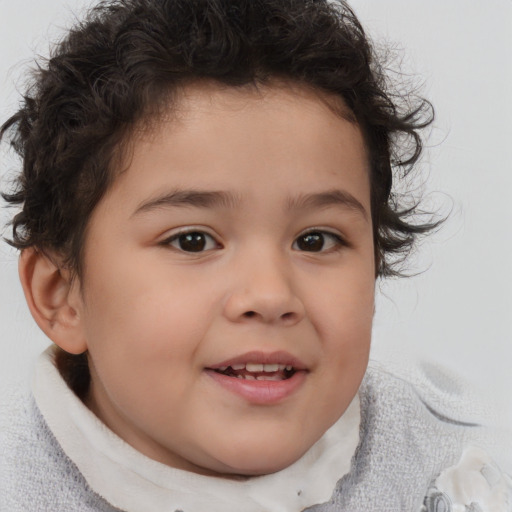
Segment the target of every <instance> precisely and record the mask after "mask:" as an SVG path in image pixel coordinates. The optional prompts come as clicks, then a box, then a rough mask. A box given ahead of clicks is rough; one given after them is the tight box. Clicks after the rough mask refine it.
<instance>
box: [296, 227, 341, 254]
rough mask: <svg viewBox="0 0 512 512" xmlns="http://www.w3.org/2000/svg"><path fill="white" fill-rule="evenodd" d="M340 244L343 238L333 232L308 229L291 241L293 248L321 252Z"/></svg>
mask: <svg viewBox="0 0 512 512" xmlns="http://www.w3.org/2000/svg"><path fill="white" fill-rule="evenodd" d="M341 245H343V240H342V239H341V238H340V237H339V236H337V235H335V234H333V233H327V232H325V231H310V232H309V233H304V234H303V235H301V236H299V237H298V238H297V239H296V240H295V242H294V243H293V248H294V249H296V250H299V251H306V252H322V251H327V250H329V249H334V248H335V247H336V246H341Z"/></svg>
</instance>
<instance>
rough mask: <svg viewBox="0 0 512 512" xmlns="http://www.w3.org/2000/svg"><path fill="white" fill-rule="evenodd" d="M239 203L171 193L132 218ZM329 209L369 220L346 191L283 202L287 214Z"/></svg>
mask: <svg viewBox="0 0 512 512" xmlns="http://www.w3.org/2000/svg"><path fill="white" fill-rule="evenodd" d="M239 203H240V199H239V198H238V197H237V196H235V195H234V194H232V193H230V192H225V191H206V190H174V191H172V192H168V193H165V194H162V195H160V196H157V197H155V198H152V199H149V200H148V201H145V202H143V203H142V204H140V205H139V206H138V207H137V208H136V210H135V211H134V213H133V214H132V216H134V215H139V214H141V213H147V212H151V211H154V210H159V209H162V208H170V207H171V208H172V207H183V206H185V207H186V206H192V207H196V208H214V207H224V208H233V207H235V206H237V205H238V204H239ZM328 206H342V207H345V208H349V209H351V210H355V211H358V212H359V213H361V214H362V216H363V217H364V218H365V219H366V220H368V213H367V211H366V209H365V208H364V206H363V205H362V204H361V203H360V202H359V201H358V200H357V199H356V198H355V197H354V196H353V195H352V194H350V193H349V192H347V191H345V190H328V191H325V192H317V193H311V194H301V195H299V196H297V197H290V198H288V200H287V202H286V207H287V209H288V210H301V209H314V208H323V207H328Z"/></svg>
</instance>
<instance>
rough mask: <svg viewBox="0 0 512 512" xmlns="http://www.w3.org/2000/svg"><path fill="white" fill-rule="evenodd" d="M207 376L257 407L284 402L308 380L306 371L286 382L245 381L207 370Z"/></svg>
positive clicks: (296, 374) (298, 372)
mask: <svg viewBox="0 0 512 512" xmlns="http://www.w3.org/2000/svg"><path fill="white" fill-rule="evenodd" d="M206 374H207V375H209V376H210V377H211V378H212V379H213V380H214V381H215V382H216V383H218V384H220V385H221V386H222V387H223V388H224V389H227V390H228V391H230V392H231V393H234V394H236V395H239V396H241V397H242V398H244V399H245V400H247V401H248V402H250V403H253V404H257V405H272V404H277V403H279V402H282V401H283V400H285V399H286V398H288V397H289V396H290V395H292V394H293V393H295V392H296V391H297V390H298V389H299V388H300V387H301V386H302V384H303V383H304V381H305V379H306V372H305V371H297V372H295V373H294V374H293V375H292V376H291V377H290V378H289V379H285V380H245V379H238V378H236V377H228V376H227V375H223V374H222V373H219V372H215V371H213V370H206Z"/></svg>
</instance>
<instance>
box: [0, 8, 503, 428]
mask: <svg viewBox="0 0 512 512" xmlns="http://www.w3.org/2000/svg"><path fill="white" fill-rule="evenodd" d="M90 4H91V2H90V1H86V0H66V1H65V0H44V1H40V0H16V1H13V0H0V120H1V121H4V120H5V119H6V118H7V117H8V115H10V114H11V113H12V112H14V110H15V108H16V105H17V102H18V99H19V95H18V93H17V92H16V87H17V88H18V89H19V90H20V91H22V90H23V73H24V71H25V69H26V67H27V65H29V64H30V63H31V62H32V58H33V56H34V54H36V53H37V54H41V55H47V53H48V47H49V42H50V41H51V40H54V39H55V38H56V37H59V36H60V35H62V34H63V30H64V28H65V27H66V26H69V24H70V23H71V22H72V21H73V20H74V19H75V16H76V15H79V13H80V12H81V11H82V9H83V7H84V6H86V5H90ZM351 5H352V6H353V7H354V8H355V10H356V11H357V13H358V14H359V16H360V18H361V20H362V22H363V25H364V26H365V27H366V29H367V31H368V32H369V33H370V34H371V35H372V36H373V38H374V39H375V40H376V41H381V40H382V39H387V40H390V41H391V42H392V43H393V45H392V46H393V48H395V49H397V50H399V49H401V48H403V50H404V58H403V62H402V70H403V71H404V72H405V73H406V74H407V75H414V76H417V77H420V78H421V79H422V80H423V82H424V93H425V95H426V96H427V97H428V98H429V99H430V100H431V101H432V102H433V103H434V105H435V107H436V113H437V119H436V123H435V126H434V129H433V130H432V131H431V134H430V137H429V140H428V146H429V147H428V149H427V152H426V158H425V160H424V165H423V171H424V173H425V176H427V175H428V181H427V184H426V192H427V194H428V197H429V203H430V204H434V205H439V206H440V207H442V209H443V211H444V212H445V213H446V212H447V211H448V210H451V216H450V219H449V221H448V222H447V223H446V225H445V227H444V228H443V229H442V230H441V232H439V233H438V234H436V235H435V236H433V237H431V239H429V240H428V241H426V242H425V243H424V244H423V245H422V247H421V248H420V250H419V252H418V255H417V258H416V259H415V260H414V261H413V262H412V263H413V264H414V269H419V270H425V272H424V273H422V274H420V275H419V276H417V277H414V278H411V279H407V280H394V281H391V282H388V283H383V284H382V283H381V284H380V285H379V289H380V293H379V295H378V298H377V313H376V317H375V329H374V353H373V357H374V358H377V359H380V360H387V361H388V362H393V361H396V360H398V359H403V358H406V356H407V355H409V356H414V357H415V358H422V359H423V358H427V359H428V360H430V361H437V362H439V363H441V364H442V365H444V366H445V367H446V368H447V369H448V370H449V371H455V372H457V373H459V374H462V375H464V376H466V377H469V379H470V380H471V381H472V382H473V383H474V384H475V385H476V386H477V387H478V388H480V389H482V390H484V391H486V392H489V391H490V392H492V393H493V395H494V397H495V400H496V401H498V402H499V403H500V404H501V408H502V410H503V411H504V412H505V413H506V414H508V416H509V418H510V420H511V422H512V396H511V391H512V371H511V366H512V365H511V361H512V325H511V319H512V291H511V288H512V286H511V285H512V258H511V254H512V228H511V226H512V206H511V204H510V199H511V196H512V129H511V126H510V122H511V120H512V100H511V95H512V57H511V49H512V1H511V0H471V1H468V0H431V1H428V2H427V1H420V0H354V1H353V2H352V3H351ZM1 155H2V160H1V162H0V170H1V173H2V176H3V179H4V180H5V173H6V171H8V170H10V169H12V168H14V167H15V166H16V165H17V162H16V161H15V160H14V159H13V158H12V157H10V156H9V155H6V151H5V145H4V151H3V152H2V153H1ZM4 185H5V181H4ZM7 218H8V216H7V212H5V211H4V212H2V213H1V214H0V220H1V221H2V224H3V223H5V221H6V220H7ZM16 258H17V256H16V254H15V252H14V251H12V250H11V249H9V247H8V246H7V245H6V244H3V243H2V244H0V322H1V324H2V334H1V338H0V343H1V344H2V349H3V350H2V357H1V358H0V385H1V386H2V387H3V386H5V385H6V384H8V383H9V384H12V383H14V382H23V381H27V379H28V375H29V373H30V370H31V367H32V365H33V361H34V358H35V357H36V354H37V353H39V352H40V351H41V350H42V349H43V348H44V347H45V346H46V344H47V343H48V341H47V340H46V339H45V338H44V336H43V335H42V334H40V333H39V332H38V330H37V328H36V327H35V324H34V323H33V321H32V320H31V318H30V316H29V313H28V310H27V308H26V306H25V304H24V299H23V297H22V293H21V288H20V286H19V284H18V279H17V270H16Z"/></svg>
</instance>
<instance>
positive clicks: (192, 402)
mask: <svg viewBox="0 0 512 512" xmlns="http://www.w3.org/2000/svg"><path fill="white" fill-rule="evenodd" d="M333 105H335V100H334V99H333V98H330V97H328V96H326V95H322V94H320V93H318V92H315V91H312V90H309V89H305V88H301V87H299V86H290V85H288V86H286V87H285V86H279V85H273V86H266V87H261V88H259V89H258V90H256V89H254V88H253V89H247V88H246V89H233V88H227V89H220V88H218V87H215V86H213V85H204V84H203V85H198V86H193V87H188V88H187V89H186V90H185V92H184V93H183V94H182V96H181V98H180V99H179V102H178V109H177V111H174V112H173V115H172V117H171V116H169V117H168V119H166V120H163V121H161V122H159V123H158V125H157V126H155V127H154V129H152V130H151V132H148V131H145V132H141V133H138V134H136V135H134V138H133V141H132V142H133V144H132V150H133V151H132V154H131V158H130V159H129V160H128V161H127V162H126V165H125V167H124V169H123V171H122V172H120V173H119V176H118V177H117V178H116V180H115V181H114V183H113V185H112V187H111V188H110V189H109V191H108V193H107V194H106V195H105V197H104V198H103V199H102V200H101V202H100V203H99V204H98V206H97V207H96V209H95V211H94V212H93V215H92V217H91V219H90V223H89V226H88V230H87V238H86V243H85V247H84V262H85V267H84V268H85V271H84V274H83V277H82V280H81V282H79V281H75V282H74V283H73V285H72V287H71V289H70V291H69V293H68V300H69V303H70V304H71V305H72V307H73V309H74V311H75V312H76V318H77V319H78V320H77V325H76V326H75V327H76V329H78V331H79V338H80V339H81V340H82V341H81V343H82V344H83V346H81V347H80V349H83V350H85V349H87V350H88V353H89V361H90V367H91V377H92V383H91V390H90V393H89V396H88V399H87V405H88V407H89V408H90V409H91V410H92V411H93V412H94V413H95V414H96V415H97V416H98V417H99V418H100V419H101V420H102V421H103V422H104V423H105V424H106V425H107V426H108V427H110V428H111V429H112V430H113V431H114V432H116V433H117V434H118V435H119V436H120V437H121V438H123V439H124V440H126V441H127V442H128V443H130V444H131V445H132V446H134V447H135V448H136V449H138V450H139V451H140V452H142V453H144V454H146V455H147V456H149V457H151V458H153V459H155V460H157V461H160V462H162V463H164V464H167V465H170V466H173V467H177V468H181V469H185V470H190V471H194V472H198V473H203V474H214V475H216V474H220V475H256V474H267V473H271V472H275V471H278V470H280V469H283V468H285V467H287V466H288V465H290V464H291V463H293V462H294V461H296V460H297V459H298V458H300V456H301V455H303V454H304V453H305V452H306V451H307V450H308V449H309V448H310V447H311V446H312V445H313V444H314V443H315V442H316V441H317V440H318V439H319V438H320V437H321V436H322V434H323V433H324V432H325V431H326V430H327V429H328V428H329V427H330V426H331V425H332V424H333V423H334V422H336V420H338V418H339V417H340V416H341V415H342V414H343V412H344V411H345V410H346V408H347V407H348V405H349V404H350V402H351V401H352V399H353V398H354V396H355V394H356V393H357V390H358V387H359V385H360V382H361V379H362V377H363V375H364V372H365V369H366V366H367V362H368V353H369V348H370V336H371V325H372V317H373V310H374V286H375V261H374V248H373V236H372V223H371V215H370V186H369V178H368V175H369V173H368V165H367V159H366V153H365V148H364V143H363V139H362V136H361V132H360V130H359V128H358V127H357V125H356V124H354V123H352V122H349V121H347V120H346V119H344V118H343V117H341V116H340V115H338V114H335V113H334V111H333V108H331V107H332V106H333ZM338 107H339V105H338ZM178 191H179V194H178V195H176V193H177V192H178ZM183 191H185V193H184V192H183ZM189 191H195V192H198V191H199V192H201V193H204V192H215V193H217V192H221V193H222V199H223V200H220V201H219V200H213V201H212V200H211V199H212V196H211V195H210V196H207V198H206V199H205V197H206V196H204V194H203V195H202V196H200V200H198V199H197V197H199V196H197V195H196V196H195V197H196V199H191V195H190V194H189V193H188V192H189ZM332 191H338V193H337V194H332ZM326 193H327V195H326ZM173 194H174V195H173ZM187 194H188V195H187ZM312 194H313V195H314V194H317V195H316V196H315V197H316V199H309V200H305V199H304V198H305V197H307V196H308V195H312ZM318 194H324V195H323V196H318ZM171 195H172V200H171V199H170V198H169V197H170V196H171ZM326 197H327V199H326ZM184 198H186V200H184ZM215 198H217V199H218V197H217V196H215ZM322 198H323V199H322ZM184 231H189V232H190V231H193V232H196V233H204V235H201V236H202V237H203V238H201V240H202V241H204V242H205V247H204V250H202V251H198V252H190V251H188V250H184V249H183V243H182V242H183V238H181V239H180V238H179V237H178V235H179V233H183V232H184ZM309 231H314V232H315V233H316V235H315V236H316V237H317V239H318V240H320V245H321V243H322V242H323V246H322V247H321V248H320V249H319V250H317V249H318V247H319V246H318V244H317V245H316V246H314V248H313V249H314V250H311V247H310V246H309V245H307V244H305V241H307V240H306V239H305V238H304V233H306V232H309ZM308 240H309V239H308ZM305 247H306V249H305ZM185 248H186V249H189V246H186V245H185ZM75 348H76V347H75ZM277 351H282V352H285V353H287V354H289V355H290V356H293V357H294V358H296V359H297V360H299V361H300V362H301V364H302V365H303V367H304V370H305V371H304V372H303V373H304V378H303V379H302V381H301V382H300V385H298V387H297V388H296V389H294V391H293V392H292V393H291V394H289V395H287V396H286V397H284V398H283V399H281V400H277V401H274V402H272V403H254V402H253V401H251V400H248V399H247V398H245V397H243V396H240V395H239V394H237V393H234V392H232V391H230V390H228V389H226V388H225V387H223V386H222V385H219V383H218V382H217V381H216V380H215V379H213V378H212V377H211V375H210V374H209V373H208V371H207V368H212V367H215V365H219V364H220V363H222V362H223V361H227V360H229V359H232V358H235V357H239V356H242V357H243V355H244V354H246V353H248V352H257V353H258V354H271V353H275V352H277Z"/></svg>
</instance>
